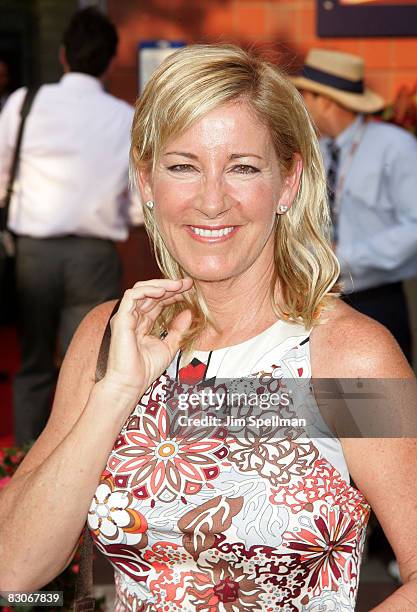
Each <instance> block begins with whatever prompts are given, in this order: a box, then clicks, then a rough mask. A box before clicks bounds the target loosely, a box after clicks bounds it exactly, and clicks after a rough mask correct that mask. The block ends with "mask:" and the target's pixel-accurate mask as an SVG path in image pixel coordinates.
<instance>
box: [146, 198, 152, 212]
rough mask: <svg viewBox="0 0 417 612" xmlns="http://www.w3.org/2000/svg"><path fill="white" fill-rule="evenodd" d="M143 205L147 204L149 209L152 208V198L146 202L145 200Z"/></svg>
mask: <svg viewBox="0 0 417 612" xmlns="http://www.w3.org/2000/svg"><path fill="white" fill-rule="evenodd" d="M145 206H147V207H148V208H149V210H152V208H153V202H152V200H148V201H147V202H145Z"/></svg>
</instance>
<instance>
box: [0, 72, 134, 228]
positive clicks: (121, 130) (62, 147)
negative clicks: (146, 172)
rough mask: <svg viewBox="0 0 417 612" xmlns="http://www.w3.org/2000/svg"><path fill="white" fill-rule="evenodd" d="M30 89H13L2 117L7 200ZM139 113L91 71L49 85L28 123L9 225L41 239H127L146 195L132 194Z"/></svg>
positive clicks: (1, 162)
mask: <svg viewBox="0 0 417 612" xmlns="http://www.w3.org/2000/svg"><path fill="white" fill-rule="evenodd" d="M25 93H26V89H25V88H22V89H19V90H17V91H16V92H14V93H13V94H12V95H11V96H10V97H9V99H8V101H7V103H6V105H5V107H4V109H3V111H2V113H1V115H0V197H1V196H3V194H4V191H5V188H6V185H7V179H8V174H9V169H10V165H11V160H12V154H13V149H14V146H15V141H16V134H17V129H18V125H19V121H20V108H21V106H22V102H23V99H24V96H25ZM132 118H133V108H132V107H131V106H130V105H129V104H127V103H126V102H124V101H122V100H119V99H117V98H115V97H114V96H112V95H110V94H108V93H106V92H105V91H104V90H103V88H102V85H101V83H100V81H99V80H98V79H96V78H94V77H91V76H88V75H86V74H81V73H73V72H72V73H68V74H66V75H64V76H63V77H62V79H61V81H60V82H59V83H56V84H51V85H44V86H42V87H41V89H40V90H39V91H38V93H37V96H36V98H35V101H34V103H33V107H32V109H31V112H30V115H29V117H28V119H27V123H26V127H25V133H24V137H23V144H22V150H21V156H20V166H19V173H18V177H17V180H16V182H15V185H14V194H13V197H12V202H11V206H10V213H9V227H10V228H11V229H12V230H13V231H15V232H16V233H17V234H20V235H28V236H32V237H36V238H47V237H51V236H60V235H64V234H77V235H80V236H85V235H87V236H95V237H100V238H108V239H112V240H125V239H126V237H127V233H128V230H127V228H128V225H129V224H130V223H140V222H141V219H142V217H141V206H140V202H139V198H138V197H137V196H135V197H129V195H128V154H129V146H130V128H131V123H132Z"/></svg>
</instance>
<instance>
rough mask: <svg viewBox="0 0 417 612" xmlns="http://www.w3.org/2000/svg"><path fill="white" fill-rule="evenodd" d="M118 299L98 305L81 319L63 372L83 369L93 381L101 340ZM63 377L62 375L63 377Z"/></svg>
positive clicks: (66, 356)
mask: <svg viewBox="0 0 417 612" xmlns="http://www.w3.org/2000/svg"><path fill="white" fill-rule="evenodd" d="M116 303H117V300H110V301H108V302H104V303H103V304H100V305H99V306H96V307H95V308H93V309H92V310H90V312H89V313H88V314H86V316H85V317H84V319H83V320H82V321H81V323H80V325H79V326H78V328H77V331H76V332H75V334H74V336H73V338H72V340H71V343H70V345H69V347H68V350H67V353H66V355H65V359H64V362H63V364H62V368H61V374H66V373H67V372H68V371H69V372H71V373H74V374H75V373H76V371H77V370H78V371H83V372H84V374H85V375H86V376H85V379H88V380H91V381H93V380H94V378H95V368H96V363H97V358H98V354H99V351H100V346H101V342H102V339H103V335H104V331H105V329H106V326H107V323H108V321H109V319H110V317H111V314H112V312H113V309H114V306H115V304H116ZM61 378H62V377H61Z"/></svg>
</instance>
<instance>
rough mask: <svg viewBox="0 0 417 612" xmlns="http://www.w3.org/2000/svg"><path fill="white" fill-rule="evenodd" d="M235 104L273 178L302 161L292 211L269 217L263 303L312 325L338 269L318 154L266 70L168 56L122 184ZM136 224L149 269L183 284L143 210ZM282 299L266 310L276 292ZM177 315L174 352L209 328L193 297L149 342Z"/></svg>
mask: <svg viewBox="0 0 417 612" xmlns="http://www.w3.org/2000/svg"><path fill="white" fill-rule="evenodd" d="M234 100H236V101H245V102H247V103H248V104H249V105H250V107H251V108H252V109H253V110H254V111H255V113H256V115H257V117H258V118H259V120H260V121H261V122H262V123H263V124H264V125H265V126H266V127H267V128H268V131H269V133H270V136H271V139H272V142H273V145H274V148H275V152H276V155H277V158H278V160H279V163H280V166H281V171H282V173H283V174H284V175H285V174H288V173H290V172H291V171H292V169H293V166H294V155H295V154H296V153H299V154H300V155H301V158H302V160H303V171H302V175H301V181H300V186H299V190H298V194H297V196H296V198H295V201H294V202H293V205H292V207H291V208H290V210H289V211H288V212H286V213H285V214H283V215H277V218H276V224H275V273H274V276H273V281H272V283H271V300H272V305H273V308H274V311H275V312H276V314H277V315H278V316H281V317H285V318H287V319H288V320H290V321H294V322H302V323H303V324H304V325H305V326H306V327H311V325H313V324H314V323H315V320H316V319H317V317H318V314H319V312H320V310H321V308H322V307H323V306H324V305H325V302H326V301H327V298H328V297H332V296H335V295H337V293H336V291H335V283H336V280H337V278H338V276H339V264H338V261H337V259H336V257H335V255H334V254H333V251H332V249H331V247H330V243H329V235H330V234H329V229H330V219H329V213H328V206H327V199H326V181H325V174H324V169H323V165H322V160H321V154H320V149H319V145H318V141H317V137H316V134H315V130H314V127H313V125H312V123H311V120H310V117H309V114H308V112H307V110H306V108H305V106H304V103H303V100H302V97H301V95H300V94H299V92H298V91H297V90H296V88H295V87H294V86H293V85H292V84H291V83H290V81H289V80H288V79H287V77H286V76H285V75H284V74H283V73H282V72H281V71H280V70H279V69H278V68H277V67H275V66H273V65H272V64H270V63H269V62H267V61H264V60H262V59H261V58H259V57H256V56H254V55H252V54H251V53H249V52H247V51H244V50H243V49H240V48H239V47H236V46H233V45H192V46H189V47H185V48H183V49H180V50H179V51H176V52H175V53H173V54H172V55H170V56H169V57H168V58H167V59H166V60H165V61H164V62H163V63H162V64H161V65H160V67H159V68H158V69H157V70H156V71H155V72H154V73H153V75H152V77H151V79H150V81H149V82H148V84H147V85H146V87H145V90H144V92H143V94H142V95H141V96H140V98H139V99H138V101H137V103H136V108H135V115H134V119H133V126H132V146H131V152H130V169H131V180H132V182H133V183H136V174H137V169H138V168H146V169H147V170H148V171H151V172H152V171H153V169H154V165H155V163H156V161H157V160H158V157H159V155H160V154H161V152H162V149H163V147H164V146H165V145H166V143H167V142H168V141H169V140H170V139H171V138H174V137H176V136H178V135H180V134H181V133H183V132H185V131H186V130H187V129H188V128H190V126H191V125H192V124H193V123H194V122H196V121H198V120H199V119H201V118H202V117H203V116H204V115H206V114H207V113H208V112H210V111H211V110H213V109H214V108H217V107H219V106H221V105H223V104H226V103H229V102H232V101H234ZM144 221H145V227H146V230H147V232H148V235H149V238H150V240H151V243H152V245H153V249H154V252H155V256H156V260H157V262H158V265H159V268H160V269H161V272H162V274H163V275H164V276H165V277H167V278H183V277H184V276H186V273H185V271H184V270H183V269H182V268H181V266H180V264H179V263H178V262H177V261H176V260H175V259H174V258H173V257H172V255H171V254H170V252H169V251H168V249H167V247H166V245H165V243H164V241H163V238H162V236H161V235H160V234H159V232H158V228H157V227H156V224H155V221H154V216H153V214H152V212H151V211H150V210H148V208H147V207H146V206H144ZM277 283H279V284H280V289H281V296H282V299H281V301H280V304H277V303H275V298H274V293H275V287H276V284H277ZM185 308H190V309H191V311H192V313H193V323H192V327H191V329H190V332H189V333H188V334H187V336H186V338H184V343H183V348H184V347H185V348H187V349H188V350H187V352H188V351H189V350H191V348H192V346H193V343H194V341H195V339H196V338H197V337H198V336H199V334H200V333H201V332H202V330H203V328H204V327H205V326H206V324H207V322H209V321H210V322H212V321H211V318H210V313H209V311H208V308H207V304H206V303H205V300H204V298H203V296H202V295H201V292H200V291H199V289H198V287H196V286H194V289H193V290H191V291H189V292H187V294H185V301H184V302H179V303H176V304H173V305H172V306H169V307H167V308H165V309H164V311H163V313H162V314H161V315H160V317H159V318H158V320H157V322H156V325H155V328H154V330H153V331H154V333H155V334H158V333H160V332H161V331H162V330H164V329H166V328H167V327H168V326H169V324H170V322H171V320H172V319H173V318H174V317H175V316H176V315H177V314H178V313H179V312H180V311H181V310H184V309H185Z"/></svg>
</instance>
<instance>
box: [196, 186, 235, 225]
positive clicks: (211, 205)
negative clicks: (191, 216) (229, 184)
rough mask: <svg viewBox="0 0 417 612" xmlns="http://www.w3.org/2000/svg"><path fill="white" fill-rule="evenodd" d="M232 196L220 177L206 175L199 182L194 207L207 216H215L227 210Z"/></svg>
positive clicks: (230, 204)
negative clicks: (199, 185)
mask: <svg viewBox="0 0 417 612" xmlns="http://www.w3.org/2000/svg"><path fill="white" fill-rule="evenodd" d="M232 203H233V202H232V198H231V197H230V195H228V194H227V190H226V186H225V184H224V181H223V179H222V178H221V177H206V178H205V179H204V180H203V181H202V182H201V188H200V192H199V194H198V197H197V201H196V207H197V208H198V210H200V211H201V212H202V213H204V214H205V215H206V216H207V217H210V218H215V217H218V216H219V215H221V214H222V213H224V212H226V211H227V210H229V208H230V207H231V206H232Z"/></svg>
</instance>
